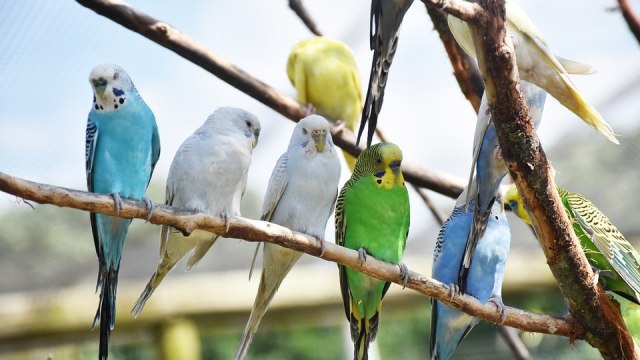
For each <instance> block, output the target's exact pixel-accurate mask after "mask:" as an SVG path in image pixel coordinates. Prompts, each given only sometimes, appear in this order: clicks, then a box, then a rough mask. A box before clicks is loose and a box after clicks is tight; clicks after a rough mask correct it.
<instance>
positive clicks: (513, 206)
mask: <svg viewBox="0 0 640 360" xmlns="http://www.w3.org/2000/svg"><path fill="white" fill-rule="evenodd" d="M509 207H510V208H511V210H513V211H515V210H516V209H517V208H518V202H517V201H515V200H509Z"/></svg>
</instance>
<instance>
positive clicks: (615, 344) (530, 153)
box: [471, 0, 640, 359]
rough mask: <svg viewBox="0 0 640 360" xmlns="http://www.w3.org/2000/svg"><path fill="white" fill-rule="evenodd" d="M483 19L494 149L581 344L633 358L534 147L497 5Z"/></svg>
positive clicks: (483, 67)
mask: <svg viewBox="0 0 640 360" xmlns="http://www.w3.org/2000/svg"><path fill="white" fill-rule="evenodd" d="M479 4H480V5H481V6H482V8H483V9H484V10H483V13H484V14H482V15H481V17H480V18H479V20H478V21H475V22H474V23H472V24H471V28H472V29H471V30H472V34H473V38H474V44H475V48H476V53H477V54H478V65H479V68H480V71H481V72H482V74H483V75H484V76H483V78H484V79H485V86H486V89H485V90H486V93H487V96H488V99H489V103H490V104H491V108H492V110H491V111H492V114H491V115H492V121H493V122H494V124H495V127H496V131H497V134H498V139H499V142H500V148H501V149H502V154H503V157H504V159H505V162H506V163H507V165H508V168H509V171H510V173H511V176H512V177H513V179H514V180H515V182H516V184H517V187H518V190H519V192H520V194H522V198H523V201H524V204H525V207H526V208H527V209H529V210H530V211H529V213H530V215H532V216H531V218H532V221H533V225H534V228H535V230H536V233H537V234H538V235H539V239H540V242H541V246H542V249H543V251H544V253H545V256H546V257H547V261H548V264H549V267H550V269H551V272H552V273H553V275H554V277H555V278H556V280H557V281H558V285H559V287H560V290H561V292H562V294H563V295H564V297H565V299H566V300H567V303H568V306H569V311H570V313H571V315H572V317H573V318H574V319H575V320H576V321H577V322H579V323H580V324H581V325H582V326H583V328H584V330H585V340H587V341H588V342H589V344H590V345H591V346H593V347H595V348H597V349H598V350H599V351H600V353H601V355H602V356H603V357H604V358H605V359H638V358H639V356H640V354H638V353H637V352H636V346H635V343H634V341H633V338H632V337H631V335H630V334H629V331H628V330H627V328H626V325H625V323H624V321H623V319H622V316H621V315H620V311H619V309H618V308H617V307H616V305H614V303H613V301H612V300H611V299H610V298H609V297H608V296H607V294H606V293H605V292H604V290H603V289H602V288H601V287H600V286H594V285H593V284H594V275H593V272H592V271H591V268H590V266H589V264H588V262H587V260H586V258H585V256H584V253H583V252H582V251H581V248H580V245H579V243H578V240H577V239H576V237H575V234H574V233H573V229H572V226H571V223H570V222H569V219H568V217H567V214H566V213H565V211H564V208H563V207H562V202H561V200H560V198H559V196H558V193H557V192H556V190H555V184H554V181H553V177H552V176H551V171H550V167H549V163H548V161H547V158H546V155H545V153H544V151H543V149H542V147H541V146H540V141H539V139H538V137H537V135H536V132H535V128H534V127H533V124H532V122H531V117H530V115H529V112H528V109H527V107H526V104H525V101H524V97H523V96H522V93H521V92H520V87H519V75H518V68H517V65H516V59H515V56H514V52H513V44H512V43H511V38H510V37H508V36H506V28H505V17H506V16H505V15H506V13H505V0H480V2H479Z"/></svg>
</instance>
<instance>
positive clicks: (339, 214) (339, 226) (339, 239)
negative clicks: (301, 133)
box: [335, 182, 351, 320]
mask: <svg viewBox="0 0 640 360" xmlns="http://www.w3.org/2000/svg"><path fill="white" fill-rule="evenodd" d="M348 188H349V182H347V184H345V186H344V187H343V188H342V190H340V194H339V195H338V200H336V211H335V223H336V239H335V241H336V244H338V245H340V246H344V237H345V233H346V231H347V222H346V219H345V216H344V215H345V213H344V196H345V193H346V191H347V190H348ZM338 270H339V272H340V291H341V293H342V303H343V304H344V312H345V316H346V317H347V319H349V320H350V319H351V310H350V307H351V306H350V304H351V294H350V293H349V284H348V282H347V272H346V267H344V266H342V265H338Z"/></svg>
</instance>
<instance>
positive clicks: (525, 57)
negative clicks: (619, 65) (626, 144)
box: [448, 1, 618, 144]
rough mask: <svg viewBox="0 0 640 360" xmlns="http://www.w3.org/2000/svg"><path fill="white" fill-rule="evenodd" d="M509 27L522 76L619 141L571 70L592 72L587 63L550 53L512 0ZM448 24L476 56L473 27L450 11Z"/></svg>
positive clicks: (464, 47)
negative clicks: (579, 88)
mask: <svg viewBox="0 0 640 360" xmlns="http://www.w3.org/2000/svg"><path fill="white" fill-rule="evenodd" d="M506 12H507V14H506V15H507V31H508V34H509V35H511V40H512V41H513V45H514V48H515V55H516V61H517V63H518V71H519V74H520V78H521V79H523V80H526V81H529V82H531V83H533V84H535V85H537V86H539V87H541V88H543V89H544V90H545V91H546V92H548V93H549V94H550V95H551V96H553V97H554V98H556V99H557V100H558V101H559V102H560V103H561V104H562V105H563V106H564V107H566V108H567V109H569V110H571V111H572V112H573V113H574V114H576V115H578V116H579V117H580V118H581V119H582V120H583V121H584V122H586V123H587V124H589V125H590V126H591V127H593V128H594V129H596V130H597V131H599V132H600V133H601V134H602V135H604V136H605V137H606V138H607V139H608V140H610V141H611V142H613V143H615V144H618V140H617V139H616V136H615V134H614V133H613V130H612V129H611V127H610V126H609V124H607V123H606V122H605V121H604V119H603V118H602V116H601V115H600V114H599V113H598V111H597V110H596V109H595V108H594V107H593V106H591V105H590V104H589V103H588V102H587V100H586V99H585V98H584V97H582V95H581V94H580V92H578V89H577V88H576V87H575V85H574V84H573V82H572V81H571V79H570V78H569V74H580V75H586V74H593V73H594V72H595V70H594V69H593V68H592V67H591V66H590V65H587V64H583V63H579V62H576V61H571V60H567V59H563V58H560V57H558V56H554V55H553V54H551V51H550V50H549V48H548V47H547V44H546V42H545V40H544V38H543V37H542V34H541V33H540V30H538V29H537V28H536V26H535V25H534V24H533V22H532V21H531V20H530V19H529V17H528V16H527V14H526V13H525V12H524V10H522V9H521V8H520V7H519V6H518V5H516V4H515V3H514V2H513V1H507V2H506ZM448 22H449V28H450V29H451V33H452V34H453V36H454V37H455V39H456V41H457V42H458V44H459V45H460V47H461V48H462V49H464V51H465V52H467V53H468V54H469V55H471V56H473V57H476V51H475V48H474V45H473V38H472V36H471V29H470V28H469V25H467V23H466V22H464V21H462V20H460V19H458V18H456V17H454V16H451V15H449V17H448Z"/></svg>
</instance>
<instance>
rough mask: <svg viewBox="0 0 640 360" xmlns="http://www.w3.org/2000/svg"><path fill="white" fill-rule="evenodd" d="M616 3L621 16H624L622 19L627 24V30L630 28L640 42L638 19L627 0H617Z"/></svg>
mask: <svg viewBox="0 0 640 360" xmlns="http://www.w3.org/2000/svg"><path fill="white" fill-rule="evenodd" d="M618 5H619V6H620V11H621V12H622V17H624V20H625V21H626V22H627V25H628V26H629V30H631V33H632V34H633V36H635V37H636V40H637V41H638V42H639V43H640V19H639V18H638V17H637V16H636V14H635V13H634V12H633V8H631V4H630V3H629V0H618Z"/></svg>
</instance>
